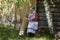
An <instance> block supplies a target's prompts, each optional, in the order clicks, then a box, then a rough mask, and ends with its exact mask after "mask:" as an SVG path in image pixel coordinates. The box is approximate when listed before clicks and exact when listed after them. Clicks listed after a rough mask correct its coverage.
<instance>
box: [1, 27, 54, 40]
mask: <svg viewBox="0 0 60 40" xmlns="http://www.w3.org/2000/svg"><path fill="white" fill-rule="evenodd" d="M18 34H19V30H14V29H8V28H5V27H2V26H0V40H53V37H52V35H50V33H49V32H48V31H46V32H43V33H41V36H40V37H38V36H35V37H32V38H30V37H27V36H23V37H20V36H19V35H18Z"/></svg>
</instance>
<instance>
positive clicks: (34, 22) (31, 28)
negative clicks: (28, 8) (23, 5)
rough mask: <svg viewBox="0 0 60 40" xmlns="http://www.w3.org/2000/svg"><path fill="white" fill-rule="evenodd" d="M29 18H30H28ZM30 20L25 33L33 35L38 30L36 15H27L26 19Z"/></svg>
mask: <svg viewBox="0 0 60 40" xmlns="http://www.w3.org/2000/svg"><path fill="white" fill-rule="evenodd" d="M30 16H31V17H30ZM29 17H30V18H31V21H29V22H28V27H27V33H34V34H35V31H36V30H37V29H38V14H37V13H34V15H33V13H32V14H31V13H30V14H29V16H28V18H29Z"/></svg>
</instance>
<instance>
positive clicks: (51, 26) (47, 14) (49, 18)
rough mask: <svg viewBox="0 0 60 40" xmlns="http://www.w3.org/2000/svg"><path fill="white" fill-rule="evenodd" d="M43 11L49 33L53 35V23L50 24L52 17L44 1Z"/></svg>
mask: <svg viewBox="0 0 60 40" xmlns="http://www.w3.org/2000/svg"><path fill="white" fill-rule="evenodd" d="M44 6H45V11H46V18H47V22H48V26H49V31H50V33H53V23H52V15H51V13H50V11H49V5H48V3H47V1H44Z"/></svg>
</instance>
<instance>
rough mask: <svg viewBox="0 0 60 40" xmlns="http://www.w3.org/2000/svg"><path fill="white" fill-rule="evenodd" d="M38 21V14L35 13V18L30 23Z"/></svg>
mask: <svg viewBox="0 0 60 40" xmlns="http://www.w3.org/2000/svg"><path fill="white" fill-rule="evenodd" d="M38 19H39V15H38V13H36V14H35V18H33V19H32V21H38Z"/></svg>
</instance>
